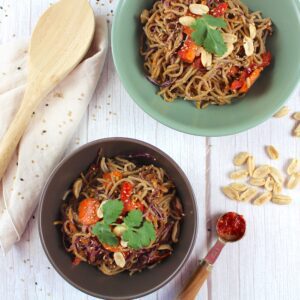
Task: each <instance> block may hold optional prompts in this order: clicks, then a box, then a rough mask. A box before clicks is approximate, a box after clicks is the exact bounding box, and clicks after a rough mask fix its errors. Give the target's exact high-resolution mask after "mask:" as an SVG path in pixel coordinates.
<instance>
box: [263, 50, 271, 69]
mask: <svg viewBox="0 0 300 300" xmlns="http://www.w3.org/2000/svg"><path fill="white" fill-rule="evenodd" d="M261 57H262V60H263V62H262V64H261V65H260V67H263V68H265V67H267V66H269V65H270V63H271V60H272V54H271V52H270V51H268V52H265V53H263V54H262V55H261Z"/></svg>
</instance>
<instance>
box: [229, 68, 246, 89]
mask: <svg viewBox="0 0 300 300" xmlns="http://www.w3.org/2000/svg"><path fill="white" fill-rule="evenodd" d="M247 77H248V71H247V70H243V72H242V74H241V76H240V78H239V79H237V80H234V81H233V82H232V83H231V85H230V89H231V90H232V91H236V90H239V89H240V88H241V87H242V86H243V85H244V83H245V82H246V78H247Z"/></svg>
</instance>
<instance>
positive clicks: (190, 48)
mask: <svg viewBox="0 0 300 300" xmlns="http://www.w3.org/2000/svg"><path fill="white" fill-rule="evenodd" d="M197 48H198V47H197V45H196V44H195V43H194V42H193V41H192V40H191V39H189V38H188V39H187V40H186V41H185V42H184V44H183V46H182V47H181V49H180V50H179V51H178V55H179V57H180V59H181V60H182V61H184V62H187V63H189V64H191V63H192V62H193V61H194V60H195V57H196V53H197Z"/></svg>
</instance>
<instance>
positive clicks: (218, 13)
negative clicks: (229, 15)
mask: <svg viewBox="0 0 300 300" xmlns="http://www.w3.org/2000/svg"><path fill="white" fill-rule="evenodd" d="M227 8H228V4H227V3H221V4H219V5H218V6H217V7H216V8H214V9H212V10H211V11H210V14H211V15H212V16H214V17H216V18H218V17H222V16H224V14H225V12H226V10H227Z"/></svg>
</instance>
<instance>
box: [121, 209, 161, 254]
mask: <svg viewBox="0 0 300 300" xmlns="http://www.w3.org/2000/svg"><path fill="white" fill-rule="evenodd" d="M142 220H143V215H142V212H141V211H140V210H138V209H136V210H133V211H131V212H130V213H129V214H128V216H127V217H126V218H125V219H124V223H125V224H126V226H127V230H126V231H125V232H124V234H123V236H122V237H123V240H124V241H125V242H128V246H129V247H130V248H133V249H140V248H142V247H147V246H149V245H150V243H151V242H154V241H155V239H156V236H155V229H154V227H153V224H152V223H151V222H149V221H145V222H144V223H143V225H142V226H141V223H142Z"/></svg>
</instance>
